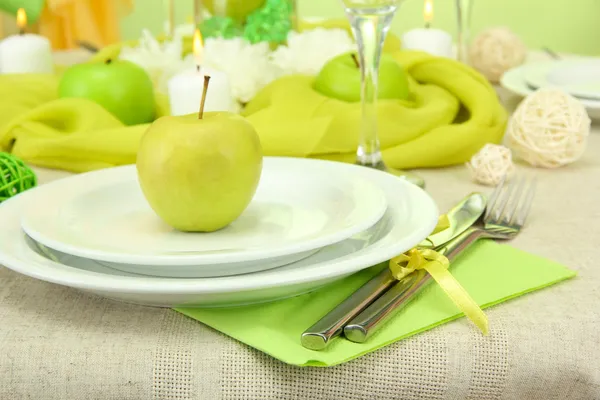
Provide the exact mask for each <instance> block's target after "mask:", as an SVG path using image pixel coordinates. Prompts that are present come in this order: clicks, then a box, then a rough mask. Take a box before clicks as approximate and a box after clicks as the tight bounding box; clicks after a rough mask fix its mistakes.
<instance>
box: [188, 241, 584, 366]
mask: <svg viewBox="0 0 600 400" xmlns="http://www.w3.org/2000/svg"><path fill="white" fill-rule="evenodd" d="M451 271H452V274H453V275H454V276H455V277H456V279H457V280H458V281H459V282H460V283H461V284H462V285H463V286H464V288H465V289H466V290H467V291H468V292H469V294H470V295H471V296H472V297H473V298H474V299H475V301H477V303H478V304H479V305H480V306H482V307H483V308H487V307H490V306H493V305H496V304H499V303H501V302H504V301H507V300H509V299H512V298H515V297H518V296H521V295H523V294H525V293H529V292H532V291H534V290H538V289H541V288H544V287H547V286H549V285H552V284H555V283H557V282H560V281H563V280H565V279H569V278H572V277H574V276H575V275H576V273H575V272H574V271H571V270H569V269H567V268H565V267H564V266H562V265H560V264H557V263H555V262H553V261H549V260H546V259H544V258H541V257H538V256H535V255H532V254H529V253H526V252H523V251H521V250H517V249H515V248H512V247H510V246H507V245H501V244H497V243H494V242H492V241H482V242H480V243H476V244H474V245H473V247H471V248H470V249H469V250H467V251H466V252H465V253H464V254H463V255H462V256H461V257H460V258H459V259H458V260H457V261H456V262H455V263H453V265H452V266H451ZM378 272H379V271H378V270H374V269H372V268H371V269H369V270H365V271H362V272H360V273H357V274H355V275H353V276H351V277H349V278H346V279H344V280H342V281H341V282H337V283H333V284H331V285H329V286H327V287H324V288H322V289H320V290H318V291H315V292H313V293H308V294H304V295H301V296H298V297H294V298H291V299H287V300H281V301H277V302H273V303H267V304H259V305H254V306H244V307H236V308H227V309H222V308H212V309H196V308H180V309H176V310H177V311H179V312H180V313H183V314H185V315H187V316H189V317H191V318H193V319H196V320H198V321H200V322H202V323H204V324H206V325H208V326H211V327H213V328H214V329H216V330H218V331H221V332H223V333H225V334H226V335H229V336H231V337H232V338H234V339H237V340H239V341H241V342H243V343H246V344H247V345H249V346H251V347H254V348H256V349H258V350H260V351H263V352H265V353H267V354H269V355H271V356H273V357H275V358H277V359H279V360H281V361H283V362H285V363H288V364H293V365H298V366H314V367H327V366H332V365H336V364H341V363H344V362H347V361H350V360H352V359H355V358H357V357H360V356H362V355H364V354H367V353H370V352H372V351H375V350H377V349H379V348H381V347H384V346H386V345H389V344H390V343H393V342H396V341H398V340H402V339H404V338H407V337H409V336H412V335H414V334H417V333H420V332H423V331H426V330H429V329H432V328H434V327H436V326H438V325H441V324H443V323H446V322H449V321H452V320H455V319H457V318H460V317H461V316H463V315H462V314H461V313H460V312H459V311H458V310H457V308H456V307H455V306H454V304H453V303H452V302H451V301H450V300H449V299H448V297H447V296H446V295H445V294H444V293H443V292H442V290H441V289H440V288H439V287H438V286H437V285H436V284H435V283H431V284H430V285H428V286H427V287H426V288H425V289H424V290H423V292H421V294H419V295H418V297H417V298H415V299H413V301H412V302H411V303H410V304H409V305H408V306H407V307H406V308H405V309H404V310H403V311H401V313H400V314H398V315H397V316H396V317H395V318H394V319H392V320H391V321H390V322H389V323H388V324H387V325H386V326H385V327H383V328H382V329H381V330H380V331H379V332H378V333H377V334H376V335H375V336H373V337H372V338H371V339H370V340H369V341H368V342H367V343H362V344H358V343H352V342H350V341H347V340H345V339H338V340H336V341H335V342H333V343H332V344H331V345H330V347H329V348H328V349H326V350H324V351H312V350H307V349H305V348H304V347H302V346H301V345H300V335H301V334H302V332H304V330H306V329H307V328H308V327H310V326H311V325H312V324H313V323H315V322H316V321H317V320H318V319H320V318H321V317H323V316H324V315H325V314H326V313H327V312H329V310H330V309H332V308H333V307H334V306H335V305H337V304H339V303H340V302H341V301H342V300H344V299H345V298H346V297H348V296H349V295H350V294H351V293H352V292H354V291H355V290H356V289H358V288H359V287H360V286H361V285H362V284H364V283H365V282H366V281H367V280H368V279H370V278H371V277H372V276H374V275H375V274H376V273H378ZM523 305H524V303H521V306H523ZM507 307H518V305H516V304H513V305H507ZM473 329H476V328H475V327H473ZM493 331H494V320H493V318H492V319H491V320H490V332H491V333H493Z"/></svg>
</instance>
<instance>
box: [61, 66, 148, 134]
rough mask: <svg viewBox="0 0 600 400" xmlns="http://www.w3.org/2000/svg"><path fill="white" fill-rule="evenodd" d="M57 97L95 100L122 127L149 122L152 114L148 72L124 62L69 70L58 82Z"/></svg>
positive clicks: (73, 67) (70, 68) (75, 67)
mask: <svg viewBox="0 0 600 400" xmlns="http://www.w3.org/2000/svg"><path fill="white" fill-rule="evenodd" d="M58 95H59V97H76V98H84V99H89V100H92V101H95V102H96V103H98V104H100V105H101V106H102V107H104V108H105V109H106V110H108V111H109V112H111V113H112V114H113V115H114V116H115V117H117V118H118V119H119V120H121V122H123V123H124V124H125V125H137V124H145V123H148V122H152V121H153V120H154V118H155V114H156V105H155V99H154V87H153V85H152V81H151V79H150V77H149V76H148V73H147V72H146V71H145V70H144V69H143V68H141V67H139V66H137V65H136V64H134V63H132V62H129V61H125V60H115V61H113V60H110V59H109V60H106V61H104V62H89V63H82V64H76V65H74V66H72V67H69V68H68V69H67V70H66V71H65V72H64V74H63V76H62V78H61V80H60V84H59V87H58Z"/></svg>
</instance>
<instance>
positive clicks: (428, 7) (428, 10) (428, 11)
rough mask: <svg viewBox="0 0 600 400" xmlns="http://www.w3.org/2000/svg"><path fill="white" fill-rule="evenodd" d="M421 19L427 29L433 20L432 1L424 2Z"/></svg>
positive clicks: (426, 0)
mask: <svg viewBox="0 0 600 400" xmlns="http://www.w3.org/2000/svg"><path fill="white" fill-rule="evenodd" d="M423 18H424V19H425V26H427V27H429V25H431V20H432V19H433V0H425V5H424V7H423Z"/></svg>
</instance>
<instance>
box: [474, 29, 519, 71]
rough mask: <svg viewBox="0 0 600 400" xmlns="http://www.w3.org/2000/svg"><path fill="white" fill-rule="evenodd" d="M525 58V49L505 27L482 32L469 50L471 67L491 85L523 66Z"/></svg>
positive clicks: (516, 37) (517, 38)
mask: <svg viewBox="0 0 600 400" xmlns="http://www.w3.org/2000/svg"><path fill="white" fill-rule="evenodd" d="M526 58H527V47H526V46H525V44H524V43H523V42H522V41H521V39H520V38H519V37H518V36H517V35H516V34H515V33H513V32H512V31H511V30H510V29H508V28H506V27H495V28H490V29H486V30H484V31H483V32H481V33H480V34H479V35H477V37H476V38H475V40H474V41H473V43H472V44H471V46H470V48H469V60H470V63H471V66H473V67H474V68H475V69H477V70H478V71H479V72H481V73H482V74H483V75H484V76H485V77H486V78H487V79H488V80H490V82H493V83H496V82H498V81H499V80H500V78H502V75H503V74H504V73H505V72H506V71H508V70H509V69H511V68H515V67H518V66H519V65H521V64H523V63H524V62H525V59H526Z"/></svg>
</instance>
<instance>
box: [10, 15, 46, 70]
mask: <svg viewBox="0 0 600 400" xmlns="http://www.w3.org/2000/svg"><path fill="white" fill-rule="evenodd" d="M17 25H18V26H19V28H20V30H21V33H20V34H19V35H12V36H10V37H8V38H6V39H4V40H3V41H2V43H0V72H2V73H4V74H20V73H21V74H23V73H53V72H54V61H53V58H52V46H51V45H50V41H49V40H48V39H46V38H45V37H43V36H40V35H35V34H31V33H24V32H25V31H24V29H25V26H26V25H27V15H25V10H23V9H22V8H21V9H19V11H18V12H17Z"/></svg>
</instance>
